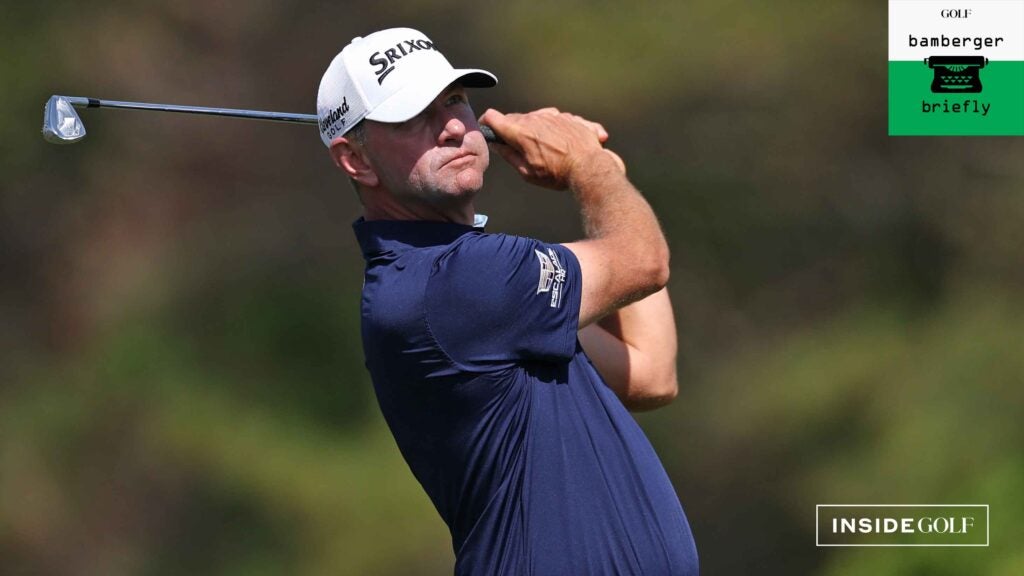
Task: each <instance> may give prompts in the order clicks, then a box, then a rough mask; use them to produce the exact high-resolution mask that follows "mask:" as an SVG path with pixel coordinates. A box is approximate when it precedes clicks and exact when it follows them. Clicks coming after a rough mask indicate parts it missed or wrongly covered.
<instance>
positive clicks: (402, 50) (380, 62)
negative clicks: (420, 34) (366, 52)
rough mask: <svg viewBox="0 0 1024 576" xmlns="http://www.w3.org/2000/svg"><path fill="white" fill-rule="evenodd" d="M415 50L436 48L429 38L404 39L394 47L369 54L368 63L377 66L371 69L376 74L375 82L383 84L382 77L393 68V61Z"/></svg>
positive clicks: (385, 76)
mask: <svg viewBox="0 0 1024 576" xmlns="http://www.w3.org/2000/svg"><path fill="white" fill-rule="evenodd" d="M417 50H436V48H434V43H433V42H430V41H429V40H405V41H402V42H399V43H398V44H395V47H394V48H388V49H387V50H384V51H383V54H382V53H381V52H374V53H373V55H372V56H370V65H372V66H377V69H376V70H374V71H373V73H374V74H376V75H377V84H384V79H385V78H387V76H388V74H391V72H392V71H394V69H395V61H396V60H401V59H402V56H408V55H409V54H412V53H413V52H415V51H417Z"/></svg>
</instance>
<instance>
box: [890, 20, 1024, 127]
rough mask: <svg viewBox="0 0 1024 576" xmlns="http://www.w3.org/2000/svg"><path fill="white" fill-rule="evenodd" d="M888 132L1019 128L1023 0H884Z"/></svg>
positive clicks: (1023, 114)
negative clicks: (886, 0) (886, 7)
mask: <svg viewBox="0 0 1024 576" xmlns="http://www.w3.org/2000/svg"><path fill="white" fill-rule="evenodd" d="M967 6H969V7H967ZM982 51H984V52H982ZM922 62H923V64H922ZM889 134H890V135H894V136H903V135H906V136H912V135H919V136H931V135H934V136H971V135H1007V136H1015V135H1024V0H976V1H974V2H971V3H969V4H966V5H965V4H963V3H955V2H950V1H948V0H890V1H889Z"/></svg>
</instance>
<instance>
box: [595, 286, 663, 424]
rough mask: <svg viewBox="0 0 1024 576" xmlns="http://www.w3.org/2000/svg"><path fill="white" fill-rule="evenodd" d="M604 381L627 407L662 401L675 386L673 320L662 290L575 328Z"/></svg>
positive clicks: (646, 407)
mask: <svg viewBox="0 0 1024 576" xmlns="http://www.w3.org/2000/svg"><path fill="white" fill-rule="evenodd" d="M579 338H580V343H581V344H582V345H583V349H584V350H585V351H586V352H587V355H588V356H589V357H590V359H591V360H592V361H593V363H594V366H595V367H596V368H597V371H598V372H599V373H600V374H601V376H602V377H603V378H604V380H605V382H606V383H607V384H608V387H609V388H611V389H612V391H614V392H615V394H616V395H617V396H618V397H619V399H620V400H622V403H623V404H624V405H625V406H626V407H627V408H629V409H630V410H650V409H653V408H658V407H660V406H664V405H665V404H668V403H669V402H671V401H672V399H673V398H675V396H676V394H677V393H678V390H679V385H678V381H677V378H676V351H677V344H676V325H675V318H674V316H673V314H672V304H671V301H670V300H669V295H668V290H666V289H662V290H660V291H658V292H655V293H654V294H652V295H650V296H648V297H647V298H644V299H642V300H640V301H638V302H634V303H632V304H630V305H628V306H625V307H623V308H621V309H619V310H616V311H614V312H612V313H610V314H608V315H607V316H605V317H604V318H602V319H600V320H598V321H597V322H596V323H594V324H591V325H589V326H587V327H585V328H584V329H583V330H581V331H580V334H579Z"/></svg>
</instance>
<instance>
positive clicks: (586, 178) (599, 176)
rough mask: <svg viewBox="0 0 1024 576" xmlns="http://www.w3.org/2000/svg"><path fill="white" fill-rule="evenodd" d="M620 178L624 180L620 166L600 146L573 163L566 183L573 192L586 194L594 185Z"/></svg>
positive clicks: (578, 194) (579, 194)
mask: <svg viewBox="0 0 1024 576" xmlns="http://www.w3.org/2000/svg"><path fill="white" fill-rule="evenodd" d="M620 178H621V179H623V180H625V176H624V175H623V172H622V168H621V166H620V165H619V163H618V162H616V160H615V158H613V157H612V155H611V154H609V153H608V152H607V151H606V150H604V149H603V148H600V149H597V150H594V151H593V152H590V153H588V154H587V155H586V156H584V157H583V158H580V159H579V160H577V161H576V162H575V163H574V165H573V167H572V170H570V172H569V177H568V178H567V183H568V185H569V190H571V191H572V192H573V194H575V195H577V196H581V195H583V196H586V195H588V194H589V193H590V192H591V191H592V189H594V188H595V185H599V184H607V183H609V182H610V181H617V180H618V179H620ZM593 191H598V190H593Z"/></svg>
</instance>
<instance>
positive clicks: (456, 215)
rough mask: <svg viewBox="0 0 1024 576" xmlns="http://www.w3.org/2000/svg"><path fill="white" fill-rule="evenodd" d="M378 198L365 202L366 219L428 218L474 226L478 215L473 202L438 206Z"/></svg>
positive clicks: (364, 214) (364, 213)
mask: <svg viewBox="0 0 1024 576" xmlns="http://www.w3.org/2000/svg"><path fill="white" fill-rule="evenodd" d="M364 198H365V196H364ZM376 200H377V201H374V202H366V203H365V204H364V206H363V218H364V219H365V220H428V221H433V222H454V223H456V224H465V225H467V226H472V225H473V222H474V219H475V216H476V210H475V208H474V207H473V203H472V202H460V203H458V204H453V205H450V206H437V205H433V204H426V203H416V204H411V203H407V202H398V201H396V200H395V199H394V198H391V197H386V198H381V197H378V198H377V199H376Z"/></svg>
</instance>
